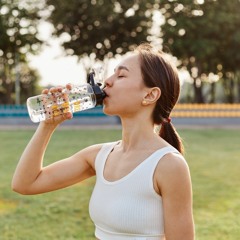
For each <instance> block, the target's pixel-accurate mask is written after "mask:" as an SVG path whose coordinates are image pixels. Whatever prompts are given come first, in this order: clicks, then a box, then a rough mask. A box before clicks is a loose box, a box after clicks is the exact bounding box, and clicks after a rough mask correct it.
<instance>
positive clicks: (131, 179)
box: [89, 142, 179, 240]
mask: <svg viewBox="0 0 240 240" xmlns="http://www.w3.org/2000/svg"><path fill="white" fill-rule="evenodd" d="M116 144H117V142H114V143H107V144H104V145H103V147H102V148H101V150H100V151H99V153H98V155H97V157H96V160H95V168H96V184H95V187H94V190H93V193H92V196H91V199H90V204H89V213H90V217H91V219H92V221H93V222H94V224H95V227H96V228H95V235H96V237H97V238H98V239H101V240H164V239H165V237H164V221H163V206H162V198H161V196H160V195H158V194H157V193H156V191H155V190H154V186H153V174H154V171H155V168H156V166H157V164H158V162H159V160H160V159H161V158H162V157H163V156H164V155H165V154H167V153H170V152H171V153H172V152H175V153H179V152H178V151H177V150H176V149H175V148H173V147H171V146H169V147H164V148H162V149H159V150H157V151H155V152H154V153H153V154H152V155H151V156H149V157H148V158H146V159H145V160H144V161H143V162H142V163H141V164H140V165H138V166H137V167H136V168H135V169H134V170H133V171H131V172H130V173H129V174H128V175H126V176H124V177H123V178H121V179H119V180H117V181H113V182H109V181H107V180H106V179H105V178H104V175H103V171H104V167H105V162H106V160H107V157H108V155H109V154H110V152H111V151H112V150H113V148H114V146H115V145H116Z"/></svg>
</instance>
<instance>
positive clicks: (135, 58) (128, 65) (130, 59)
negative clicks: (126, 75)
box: [116, 54, 140, 71]
mask: <svg viewBox="0 0 240 240" xmlns="http://www.w3.org/2000/svg"><path fill="white" fill-rule="evenodd" d="M136 67H137V68H139V67H140V62H139V55H138V54H131V55H130V56H127V57H125V58H124V59H123V60H122V61H121V62H120V63H119V64H118V65H117V67H116V69H123V68H124V69H126V70H127V69H128V70H129V71H130V70H131V69H134V68H136Z"/></svg>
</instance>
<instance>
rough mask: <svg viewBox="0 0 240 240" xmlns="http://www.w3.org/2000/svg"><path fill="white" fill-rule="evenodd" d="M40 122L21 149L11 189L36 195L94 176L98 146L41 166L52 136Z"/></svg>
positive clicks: (50, 130) (50, 131)
mask: <svg viewBox="0 0 240 240" xmlns="http://www.w3.org/2000/svg"><path fill="white" fill-rule="evenodd" d="M53 131H54V130H53V128H52V126H51V125H49V124H47V125H44V123H41V124H40V125H39V127H38V129H37V131H36V132H35V134H34V135H33V137H32V139H31V140H30V142H29V143H28V145H27V147H26V149H25V150H24V152H23V154H22V156H21V158H20V160H19V163H18V165H17V168H16V170H15V173H14V176H13V179H12V189H13V190H14V191H16V192H19V193H21V194H39V193H43V192H49V191H53V190H56V189H60V188H64V187H67V186H70V185H72V184H74V183H77V182H79V181H82V180H84V179H86V178H88V177H91V176H93V175H95V170H94V159H95V157H96V155H97V153H98V151H99V150H100V147H101V145H94V146H91V147H88V148H86V149H83V150H82V151H80V152H78V153H76V154H74V155H73V156H71V157H69V158H66V159H63V160H61V161H57V162H55V163H53V164H51V165H49V166H47V167H43V166H42V164H43V158H44V153H45V150H46V148H47V145H48V142H49V140H50V137H51V135H52V133H53Z"/></svg>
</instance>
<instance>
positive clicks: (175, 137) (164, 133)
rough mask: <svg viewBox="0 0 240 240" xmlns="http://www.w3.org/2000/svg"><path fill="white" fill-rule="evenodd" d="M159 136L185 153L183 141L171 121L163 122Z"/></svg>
mask: <svg viewBox="0 0 240 240" xmlns="http://www.w3.org/2000/svg"><path fill="white" fill-rule="evenodd" d="M159 136H160V137H161V138H163V139H164V140H165V141H166V142H168V143H169V144H170V145H172V146H173V147H174V148H176V149H177V150H178V151H179V152H180V153H181V154H183V153H184V147H183V144H182V140H181V138H180V136H179V134H178V133H177V131H176V129H175V127H174V126H173V124H172V123H171V121H170V120H167V121H163V122H162V124H161V128H160V131H159Z"/></svg>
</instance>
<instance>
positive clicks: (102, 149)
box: [12, 44, 194, 240]
mask: <svg viewBox="0 0 240 240" xmlns="http://www.w3.org/2000/svg"><path fill="white" fill-rule="evenodd" d="M105 85H106V87H105V93H106V95H107V97H106V98H105V99H104V108H103V110H104V113H106V114H108V115H117V116H119V117H120V119H121V123H122V140H120V141H118V142H113V143H106V144H97V145H93V146H90V147H88V148H85V149H83V150H81V151H79V152H78V153H76V154H74V155H73V156H70V157H69V158H67V159H63V160H61V161H58V162H56V163H54V164H51V165H49V166H47V167H42V161H43V158H44V153H45V150H46V148H47V145H48V142H49V140H50V138H51V135H52V134H53V132H54V130H55V129H56V127H57V126H58V125H59V124H60V123H61V122H63V121H64V120H66V119H71V118H72V115H71V114H70V113H66V114H65V115H64V116H62V117H56V118H54V119H52V120H47V121H45V122H42V123H40V124H39V127H38V128H37V130H36V132H35V134H34V136H33V138H32V139H31V141H30V142H29V144H28V145H27V147H26V149H25V151H24V152H23V154H22V156H21V159H20V161H19V164H18V166H17V168H16V171H15V174H14V177H13V181H12V188H13V190H15V191H16V192H19V193H21V194H39V193H44V192H49V191H53V190H57V189H60V188H65V187H68V186H70V185H73V184H75V183H78V182H80V181H83V180H84V179H86V178H89V177H92V176H94V175H96V176H97V178H96V185H95V188H94V190H93V193H92V196H91V200H90V205H89V208H90V216H91V218H92V220H93V222H94V224H95V226H96V230H95V235H96V238H97V239H101V240H120V239H121V240H125V239H131V240H132V239H149V240H150V239H151V240H157V239H158V240H159V239H161V240H163V239H166V240H193V239H194V224H193V217H192V191H191V180H190V174H189V169H188V166H187V163H186V161H185V160H184V158H183V156H182V153H183V147H182V144H181V141H180V138H179V136H178V134H177V132H176V131H175V129H174V127H173V125H172V123H171V119H170V117H169V116H170V113H171V111H172V109H173V107H174V105H175V104H176V102H177V100H178V96H179V91H180V84H179V79H178V75H177V71H176V70H175V69H174V68H173V67H172V66H171V64H170V63H169V62H168V61H167V60H166V58H165V56H164V54H163V53H162V52H160V51H156V50H155V49H154V48H153V47H151V46H150V45H148V44H142V45H140V46H139V47H138V48H137V49H136V51H135V52H134V53H132V55H131V56H129V57H127V58H126V59H124V60H123V61H122V62H121V63H120V64H119V65H118V66H117V68H116V69H115V72H114V74H113V75H112V76H110V77H109V78H108V79H106V81H105ZM68 87H69V88H70V86H69V85H68ZM49 91H50V92H52V93H54V92H56V91H58V92H61V88H52V89H50V90H47V89H45V90H44V91H43V93H48V92H49ZM155 125H161V129H160V136H159V135H158V134H156V133H155V132H154V126H155ZM29 169H31V171H28V170H29Z"/></svg>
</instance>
